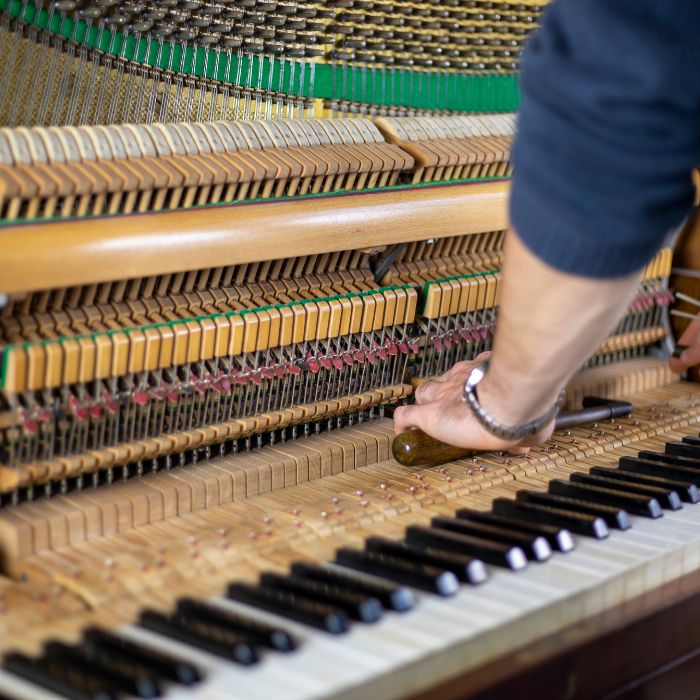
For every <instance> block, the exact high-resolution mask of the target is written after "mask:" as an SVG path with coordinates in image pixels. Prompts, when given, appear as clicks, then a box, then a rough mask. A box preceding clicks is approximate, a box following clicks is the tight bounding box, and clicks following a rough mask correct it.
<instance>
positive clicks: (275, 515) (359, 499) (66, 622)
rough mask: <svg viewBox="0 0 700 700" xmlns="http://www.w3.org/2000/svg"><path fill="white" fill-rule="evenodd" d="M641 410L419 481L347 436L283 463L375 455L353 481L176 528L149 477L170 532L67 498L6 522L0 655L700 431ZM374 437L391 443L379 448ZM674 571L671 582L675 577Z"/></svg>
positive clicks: (318, 483) (322, 484)
mask: <svg viewBox="0 0 700 700" xmlns="http://www.w3.org/2000/svg"><path fill="white" fill-rule="evenodd" d="M637 404H638V406H637V409H636V411H635V414H634V416H633V417H631V418H629V419H623V420H620V421H616V422H615V423H612V424H610V423H604V424H599V425H598V426H596V427H595V428H590V427H589V428H578V429H574V430H572V431H571V433H570V434H562V435H559V434H557V435H555V436H554V437H553V439H552V440H551V441H550V442H549V443H548V444H547V445H545V446H541V447H538V448H534V449H533V450H532V451H531V453H530V455H528V457H527V458H525V457H518V456H510V455H503V456H498V455H493V454H492V455H488V454H487V455H483V457H482V458H480V459H479V460H478V461H477V462H476V463H475V462H472V461H461V462H454V463H451V464H448V465H445V466H443V467H439V468H438V467H435V468H426V469H421V470H418V471H416V470H408V469H405V468H401V467H400V466H398V465H396V464H395V463H393V462H391V461H387V460H386V459H385V458H384V456H383V455H384V454H386V452H385V451H384V450H386V449H387V446H388V437H387V436H388V435H389V434H390V433H391V426H390V425H387V424H382V423H381V422H375V423H372V424H366V425H364V426H362V428H361V430H360V428H358V429H357V430H358V431H359V432H357V431H356V432H355V434H354V435H353V436H352V437H351V436H350V435H348V437H349V438H350V439H349V441H348V443H345V441H344V440H343V439H342V437H340V436H333V435H330V434H329V435H324V436H318V437H314V438H311V439H310V441H309V443H308V447H307V449H306V452H305V454H304V456H303V457H302V456H301V453H297V454H296V455H294V457H293V458H292V459H291V460H290V463H293V461H294V459H297V460H299V461H301V462H304V463H305V464H309V463H310V460H311V459H312V455H314V457H313V459H314V460H316V463H317V464H318V463H325V464H329V463H330V455H331V454H332V453H335V454H336V455H340V454H342V453H343V447H341V446H342V445H343V444H349V443H352V444H354V445H355V446H359V445H365V446H366V448H367V450H368V453H367V454H368V456H369V454H370V452H369V451H371V450H372V457H374V455H375V454H376V455H377V459H378V460H379V463H374V464H369V463H368V464H367V466H362V465H361V464H358V466H357V467H355V468H354V469H353V468H352V467H351V465H349V464H348V466H349V467H350V468H349V469H348V470H347V471H345V470H344V469H341V470H339V471H337V472H335V473H334V474H327V475H326V476H325V478H322V479H321V478H318V476H317V477H316V478H314V479H312V480H308V481H304V482H301V483H299V482H297V483H296V485H290V486H286V487H284V486H281V485H280V484H281V483H282V482H280V481H279V480H278V481H277V484H278V487H277V489H274V487H273V488H271V483H273V482H270V480H269V478H268V479H267V480H265V481H262V480H261V481H260V482H259V483H260V484H261V485H262V484H265V485H264V486H263V487H262V488H261V489H260V490H259V491H257V492H254V493H253V492H251V493H250V494H248V495H247V496H246V495H242V497H241V498H236V499H235V500H234V502H229V503H224V504H217V503H216V502H215V500H210V501H209V503H206V502H205V501H203V500H201V499H202V496H199V497H198V498H199V499H200V501H199V507H198V508H197V509H193V510H192V511H186V512H183V513H181V514H177V513H176V511H177V508H176V507H174V504H173V499H174V498H175V499H176V502H177V503H185V501H183V500H182V497H180V500H177V498H176V497H175V496H174V494H175V491H174V490H173V489H172V487H171V486H169V485H168V484H167V482H166V481H161V482H157V481H156V479H155V478H152V479H151V478H150V477H144V479H143V480H142V482H143V484H149V486H148V487H147V488H145V489H141V494H142V495H143V493H144V491H146V492H148V493H149V494H150V498H151V502H152V503H156V502H157V499H159V498H164V499H165V500H164V501H162V502H164V503H166V507H167V508H168V509H170V512H171V513H172V514H173V515H171V517H170V518H169V519H165V520H164V519H162V518H161V519H158V517H156V518H154V520H153V521H150V520H149V515H148V512H149V511H144V510H143V509H144V505H145V504H144V503H143V502H142V503H140V504H137V503H136V502H135V501H130V499H131V498H133V497H134V496H135V495H136V493H137V491H136V489H135V488H134V486H133V485H131V484H123V485H119V486H118V487H115V489H114V490H113V491H112V493H111V494H110V495H109V496H108V497H107V498H108V499H109V500H106V501H105V502H104V504H103V505H104V508H103V509H102V514H101V513H100V510H101V504H100V502H99V501H100V499H99V498H96V497H95V496H92V497H90V498H89V499H88V495H87V494H68V495H66V496H64V497H61V498H60V499H59V500H58V501H57V502H56V505H55V507H54V508H52V509H50V516H49V509H48V508H44V511H45V512H44V513H43V516H44V517H43V518H42V517H41V510H42V508H41V507H40V504H25V505H22V506H19V507H17V508H14V509H13V510H12V511H7V512H3V513H0V521H3V523H4V527H3V530H2V532H3V538H4V536H5V533H7V532H9V531H10V530H11V529H13V528H15V529H21V531H22V532H23V534H22V536H21V537H22V538H25V539H26V538H29V541H30V542H38V543H41V547H40V548H39V551H37V552H36V553H34V554H29V555H28V556H26V557H23V558H14V557H12V556H9V557H6V560H5V564H6V571H11V572H12V575H13V577H15V578H19V577H21V578H22V580H24V581H25V583H15V582H12V581H10V580H7V579H2V578H0V607H2V609H4V610H5V611H6V612H5V614H4V615H2V616H0V631H2V636H0V640H2V641H0V652H4V653H7V652H9V651H11V650H21V651H23V652H24V653H28V654H30V655H35V654H38V653H41V649H42V646H43V643H44V642H45V641H46V639H47V637H49V636H50V637H51V638H53V639H58V640H62V641H65V642H69V643H71V642H75V641H77V640H79V639H80V636H81V634H82V630H83V629H85V628H86V627H88V626H91V625H98V626H101V627H105V628H107V629H117V628H119V627H121V626H122V625H124V624H127V623H130V622H132V621H134V620H135V619H137V618H138V616H139V614H140V613H141V612H142V610H143V609H145V608H150V609H153V610H157V611H161V612H164V613H169V612H171V611H172V610H173V607H174V605H175V602H176V600H177V599H178V598H180V597H190V598H191V597H195V598H199V599H202V600H206V599H207V598H210V597H212V596H216V595H220V594H221V591H222V590H224V588H225V586H226V585H227V584H229V583H230V582H231V581H232V580H239V581H250V582H254V581H255V580H256V579H257V577H258V575H259V574H260V573H262V572H279V573H285V572H287V571H288V569H289V566H290V564H291V563H292V562H294V561H299V560H303V561H307V562H319V563H320V562H324V561H328V560H330V559H332V558H333V556H334V552H335V550H336V549H337V548H338V547H339V546H358V545H359V546H363V544H364V541H365V539H366V538H367V537H369V536H372V535H374V536H376V535H377V534H378V533H379V534H381V535H382V536H384V537H389V538H401V537H402V535H403V531H404V529H405V527H406V526H407V525H416V524H425V523H427V522H429V520H430V518H431V517H434V516H436V515H452V514H453V513H454V511H455V508H456V507H458V506H459V507H465V506H466V507H470V508H475V509H488V508H490V506H491V503H492V501H493V499H494V498H496V497H510V498H512V497H513V495H514V494H515V492H516V491H517V490H519V489H522V488H530V489H542V488H545V487H546V485H547V482H548V481H549V480H551V479H553V478H568V477H569V476H570V474H571V473H572V472H574V471H585V470H587V469H589V468H591V467H593V466H600V465H603V466H604V465H610V464H611V463H613V462H614V460H615V459H616V458H617V457H619V456H623V455H627V454H635V453H636V451H638V450H639V449H658V448H659V447H660V446H662V445H663V444H664V442H665V441H666V440H674V439H679V438H680V437H681V436H683V435H687V434H688V432H689V430H692V429H693V428H694V427H696V426H697V422H698V414H697V405H698V404H697V390H695V389H694V388H693V387H688V386H687V385H685V386H684V385H679V384H677V383H676V384H673V385H669V386H668V387H665V388H660V389H658V390H657V391H656V392H653V391H650V392H648V393H647V394H646V395H644V396H639V397H638V398H637ZM381 436H385V437H384V438H383V439H381V440H380V439H379V438H380V437H381ZM378 442H381V444H382V448H381V450H380V451H379V452H374V451H373V450H374V449H375V448H372V445H377V443H378ZM345 454H349V453H348V452H347V451H346V452H345ZM266 457H269V455H268V454H267V453H266V454H263V453H261V454H260V462H258V463H257V464H255V462H254V461H251V458H250V457H248V456H246V455H240V456H236V457H232V458H229V459H227V460H221V461H220V462H219V463H218V464H217V463H215V464H216V466H215V467H214V468H215V469H216V470H218V476H214V473H213V472H212V473H211V476H210V477H208V478H209V479H210V480H211V479H212V478H213V479H214V480H217V479H218V481H219V483H220V484H224V483H226V482H227V480H230V477H228V476H224V474H225V473H226V471H227V470H232V471H235V469H236V460H240V461H242V462H246V460H247V464H248V468H249V469H251V470H253V471H254V470H256V469H257V470H258V472H259V473H260V474H261V475H262V474H264V473H265V469H266V468H265V466H264V464H263V461H264V459H265V458H266ZM268 473H269V472H268ZM273 473H275V472H274V471H273ZM299 473H301V472H299ZM174 474H175V472H173V475H172V476H174ZM203 478H204V473H203V472H201V471H200V472H198V473H197V474H196V475H193V477H192V479H190V480H185V481H183V482H182V484H181V486H180V487H179V488H178V493H180V494H183V495H184V494H185V493H187V492H190V493H194V492H196V493H199V494H205V493H211V489H209V488H205V487H204V485H203ZM278 478H279V477H278ZM166 493H167V495H166ZM215 493H216V492H215ZM159 494H162V496H161V495H159ZM120 498H121V501H122V502H123V503H124V504H125V505H126V504H127V503H130V505H129V506H128V507H129V508H130V509H131V510H130V512H129V513H127V512H126V511H119V517H117V500H118V499H120ZM186 502H188V503H189V502H191V501H186ZM46 505H48V503H47V504H46ZM150 512H153V511H150ZM188 512H189V513H191V514H186V513H188ZM108 513H111V515H108V516H107V514H108ZM8 516H9V519H8ZM105 517H106V518H107V520H105V519H104V518H105ZM133 518H136V520H133ZM104 522H110V523H112V524H111V525H110V530H109V532H108V533H105V532H104V531H101V530H100V525H101V524H102V523H104ZM81 523H82V524H81ZM86 524H87V525H88V529H85V525H86ZM81 528H82V530H81ZM82 537H84V539H81V538H82ZM3 541H5V540H4V539H3ZM677 569H678V571H677V574H676V575H679V574H680V573H682V571H681V570H680V567H677ZM670 575H671V574H670V573H669V576H670ZM671 580H672V579H670V578H669V581H668V582H671ZM665 582H666V581H664V583H665ZM630 585H632V587H633V588H634V590H635V591H638V592H641V591H643V590H645V586H647V585H650V584H649V583H647V579H646V578H643V579H642V578H639V577H636V578H634V580H633V581H632V578H631V579H630ZM625 589H626V587H625V586H624V585H618V586H617V587H616V588H615V590H616V591H618V594H620V595H623V597H624V591H625ZM618 598H619V596H618V597H615V598H614V599H612V598H611V597H610V596H602V595H595V593H593V594H591V595H590V596H588V595H586V596H584V600H581V601H580V603H581V604H578V605H575V606H569V607H568V608H561V609H559V610H558V613H557V615H556V616H555V615H550V614H548V612H547V610H542V611H541V612H539V613H538V614H537V615H536V616H535V618H534V619H528V620H527V621H519V622H518V624H517V631H516V629H512V628H508V629H504V630H502V631H500V632H499V633H498V637H497V638H494V637H490V642H491V643H490V644H488V645H484V644H482V643H481V640H480V639H478V638H477V639H475V640H473V642H470V643H469V644H468V645H467V646H465V648H463V649H460V650H459V654H458V655H457V656H455V655H454V654H452V655H451V656H450V659H451V661H448V663H445V661H447V660H446V659H442V660H441V662H440V664H439V668H438V667H437V666H436V665H435V664H434V663H433V662H432V660H431V659H425V660H422V661H421V662H420V664H419V668H416V669H415V670H412V671H411V673H410V676H411V677H410V682H409V680H407V679H406V678H405V676H404V675H402V676H401V679H402V683H403V682H405V683H406V685H405V687H404V686H402V688H399V689H395V690H396V693H397V694H399V695H400V694H401V693H404V692H406V691H407V690H408V688H410V689H411V690H412V691H413V692H417V691H419V690H421V689H423V688H426V687H427V686H428V685H429V684H434V683H436V682H437V681H440V680H444V679H446V678H447V677H449V676H450V675H451V674H453V673H458V672H464V671H468V670H474V669H476V668H477V667H479V666H480V665H481V664H483V663H484V662H486V661H488V660H489V658H490V657H491V656H492V654H493V649H494V648H497V649H499V650H500V651H501V653H504V654H505V653H506V652H507V651H508V650H509V649H513V648H514V647H516V646H521V645H524V644H527V643H528V642H532V641H534V640H536V639H538V638H540V637H542V636H543V634H548V635H551V634H556V633H557V632H559V631H560V630H561V629H562V628H563V627H565V626H566V625H568V624H572V623H575V622H577V621H578V620H580V619H581V617H582V616H583V615H590V614H592V613H594V612H599V611H602V610H603V609H606V608H607V607H609V606H611V605H614V604H615V603H618V602H622V599H618ZM7 611H9V614H8V613H7ZM494 645H495V646H494ZM394 682H395V680H394ZM363 691H364V692H367V689H363Z"/></svg>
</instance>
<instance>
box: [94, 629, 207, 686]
mask: <svg viewBox="0 0 700 700" xmlns="http://www.w3.org/2000/svg"><path fill="white" fill-rule="evenodd" d="M83 648H84V649H85V650H86V653H87V654H91V653H96V652H97V651H100V652H102V653H104V654H108V655H109V656H110V658H112V657H117V658H119V659H120V662H121V663H133V664H143V665H144V666H146V667H147V668H149V669H150V670H151V672H152V673H154V674H156V675H157V676H158V677H159V678H166V679H168V680H170V681H173V682H175V683H180V684H181V685H186V686H190V685H194V684H195V683H198V682H199V681H201V680H202V675H201V673H200V671H199V669H198V668H197V667H196V666H195V665H193V664H192V663H190V662H189V661H185V660H183V659H179V658H177V657H175V656H171V655H170V654H166V653H164V652H162V651H155V650H154V649H151V648H149V647H145V646H143V645H142V644H137V643H135V642H133V641H131V640H130V639H125V638H124V637H119V636H117V635H115V634H111V633H110V632H106V631H105V630H101V629H97V628H96V627H92V628H89V629H87V630H85V632H83Z"/></svg>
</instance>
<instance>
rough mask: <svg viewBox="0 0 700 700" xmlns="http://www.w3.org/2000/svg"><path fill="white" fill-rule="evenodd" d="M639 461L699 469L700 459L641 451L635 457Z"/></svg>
mask: <svg viewBox="0 0 700 700" xmlns="http://www.w3.org/2000/svg"><path fill="white" fill-rule="evenodd" d="M637 456H638V457H639V458H640V459H648V460H651V461H652V462H661V463H662V464H673V465H676V466H679V467H685V468H687V469H700V459H694V458H693V457H687V456H684V455H674V454H669V453H666V452H651V451H650V450H643V451H642V452H640V453H639V454H638V455H637Z"/></svg>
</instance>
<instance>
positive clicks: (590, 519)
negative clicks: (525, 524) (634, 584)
mask: <svg viewBox="0 0 700 700" xmlns="http://www.w3.org/2000/svg"><path fill="white" fill-rule="evenodd" d="M491 505H492V508H493V511H494V512H495V513H497V514H499V515H507V516H508V517H514V518H523V519H530V520H532V521H534V522H536V523H545V524H546V525H555V526H557V527H565V528H567V529H568V530H571V532H575V533H576V534H578V535H585V536H586V537H593V538H595V539H599V540H600V539H603V538H605V537H607V536H608V535H609V534H610V531H609V530H608V526H607V524H606V522H605V520H603V518H601V517H598V516H594V515H588V514H586V513H578V512H576V511H571V510H566V509H565V508H552V507H551V506H545V505H541V504H537V503H525V502H523V501H513V500H511V499H509V498H495V499H494V500H493V503H492V504H491Z"/></svg>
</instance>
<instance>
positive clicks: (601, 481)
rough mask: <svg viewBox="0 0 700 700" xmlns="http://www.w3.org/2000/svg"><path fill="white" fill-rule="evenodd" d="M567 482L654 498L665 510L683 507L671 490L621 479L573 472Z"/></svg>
mask: <svg viewBox="0 0 700 700" xmlns="http://www.w3.org/2000/svg"><path fill="white" fill-rule="evenodd" d="M569 480H570V481H572V482H574V483H577V484H579V483H580V484H584V485H590V486H600V487H602V488H606V489H614V490H615V491H620V492H622V493H627V494H632V495H640V496H647V497H650V498H655V499H656V500H657V501H658V502H659V505H660V506H661V507H662V508H665V509H666V510H680V509H681V508H682V507H683V504H682V503H681V498H680V496H679V495H678V493H676V492H675V491H674V490H672V489H664V488H661V487H659V486H649V485H645V484H639V483H635V482H630V481H623V480H621V479H610V478H607V477H604V476H601V475H599V474H588V473H587V472H574V473H573V474H571V475H570V476H569Z"/></svg>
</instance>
